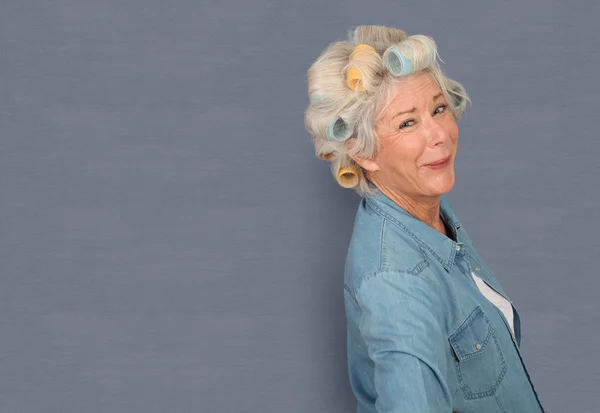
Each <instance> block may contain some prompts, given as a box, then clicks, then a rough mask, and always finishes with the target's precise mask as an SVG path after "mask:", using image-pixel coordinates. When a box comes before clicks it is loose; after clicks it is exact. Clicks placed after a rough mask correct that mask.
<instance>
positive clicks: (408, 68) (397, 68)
mask: <svg viewBox="0 0 600 413" xmlns="http://www.w3.org/2000/svg"><path fill="white" fill-rule="evenodd" d="M385 67H386V68H387V70H389V71H390V72H391V73H392V74H393V75H394V76H406V75H409V74H411V73H412V72H413V71H414V68H413V64H412V62H411V61H410V60H408V59H407V58H406V56H404V54H402V52H401V51H400V49H398V48H397V47H392V48H391V49H390V51H389V52H388V54H387V56H386V59H385Z"/></svg>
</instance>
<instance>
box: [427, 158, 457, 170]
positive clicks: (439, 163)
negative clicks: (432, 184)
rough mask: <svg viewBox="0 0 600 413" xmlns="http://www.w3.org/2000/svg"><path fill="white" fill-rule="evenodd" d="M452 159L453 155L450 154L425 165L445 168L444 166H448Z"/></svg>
mask: <svg viewBox="0 0 600 413" xmlns="http://www.w3.org/2000/svg"><path fill="white" fill-rule="evenodd" d="M451 159H452V155H448V156H447V157H446V158H444V159H441V160H439V161H437V162H434V163H430V164H427V165H425V166H426V167H427V168H430V169H443V168H445V167H447V166H448V165H450V160H451Z"/></svg>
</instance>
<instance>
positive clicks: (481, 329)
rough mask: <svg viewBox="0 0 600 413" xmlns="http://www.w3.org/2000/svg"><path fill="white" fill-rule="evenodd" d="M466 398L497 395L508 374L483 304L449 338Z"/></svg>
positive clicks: (459, 381)
mask: <svg viewBox="0 0 600 413" xmlns="http://www.w3.org/2000/svg"><path fill="white" fill-rule="evenodd" d="M448 340H449V342H450V346H451V347H452V351H453V352H454V355H455V357H456V361H455V365H456V375H457V379H458V385H459V386H460V388H461V390H462V392H463V395H464V396H465V399H479V398H481V397H487V396H493V395H494V394H495V393H496V389H497V388H498V385H499V384H500V382H501V381H502V379H503V378H504V375H505V374H506V360H505V358H504V354H503V353H502V349H501V348H500V345H499V344H498V340H497V338H496V334H495V331H494V328H493V327H492V325H491V324H490V322H489V320H488V318H487V316H486V315H485V313H484V312H483V310H482V309H481V307H480V306H477V307H476V308H475V310H473V312H472V313H471V314H470V315H469V316H468V317H467V319H466V320H465V321H464V323H462V325H461V326H460V327H458V328H457V329H456V331H454V332H453V333H452V334H451V335H450V337H449V338H448Z"/></svg>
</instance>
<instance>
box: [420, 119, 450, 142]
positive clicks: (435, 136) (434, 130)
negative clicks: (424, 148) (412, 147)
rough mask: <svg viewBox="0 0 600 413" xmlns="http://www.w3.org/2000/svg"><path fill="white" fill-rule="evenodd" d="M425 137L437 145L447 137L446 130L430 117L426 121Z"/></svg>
mask: <svg viewBox="0 0 600 413" xmlns="http://www.w3.org/2000/svg"><path fill="white" fill-rule="evenodd" d="M425 126H426V131H425V133H426V138H427V141H429V142H430V143H431V144H432V145H434V146H435V145H438V144H439V143H441V142H445V141H446V140H447V139H448V132H447V131H446V129H444V127H443V126H442V125H440V124H439V123H438V122H436V121H435V119H433V118H431V119H429V121H428V122H426V125H425Z"/></svg>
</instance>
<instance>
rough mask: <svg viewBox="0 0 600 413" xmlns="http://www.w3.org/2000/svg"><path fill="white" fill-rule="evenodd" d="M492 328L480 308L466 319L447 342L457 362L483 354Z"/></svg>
mask: <svg viewBox="0 0 600 413" xmlns="http://www.w3.org/2000/svg"><path fill="white" fill-rule="evenodd" d="M491 330H492V326H491V325H490V322H489V320H488V319H487V317H486V315H485V313H484V312H483V310H482V309H481V307H480V306H477V307H476V308H475V310H473V312H472V313H471V314H470V315H469V317H467V319H466V320H465V322H464V323H462V325H461V326H460V327H458V328H457V329H456V331H454V332H453V333H452V334H451V335H450V337H449V338H448V340H449V341H450V345H451V346H452V349H453V350H454V354H456V357H457V358H458V360H459V361H464V360H467V359H470V358H473V357H477V356H480V355H481V354H483V351H484V350H485V348H486V346H487V344H488V343H489V341H490V340H489V337H490V332H491Z"/></svg>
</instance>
